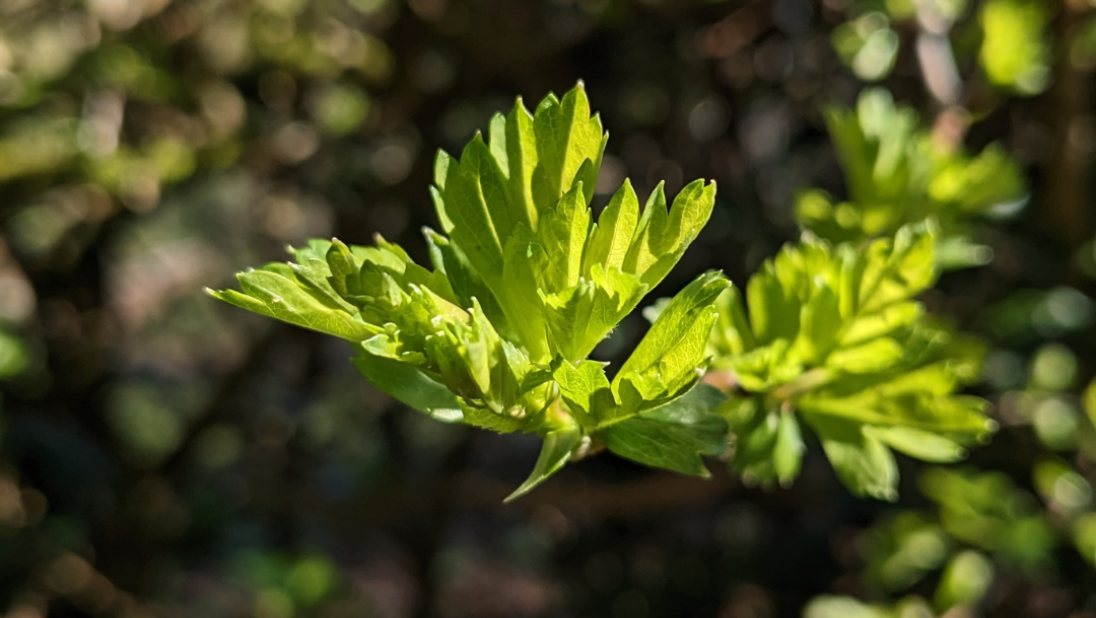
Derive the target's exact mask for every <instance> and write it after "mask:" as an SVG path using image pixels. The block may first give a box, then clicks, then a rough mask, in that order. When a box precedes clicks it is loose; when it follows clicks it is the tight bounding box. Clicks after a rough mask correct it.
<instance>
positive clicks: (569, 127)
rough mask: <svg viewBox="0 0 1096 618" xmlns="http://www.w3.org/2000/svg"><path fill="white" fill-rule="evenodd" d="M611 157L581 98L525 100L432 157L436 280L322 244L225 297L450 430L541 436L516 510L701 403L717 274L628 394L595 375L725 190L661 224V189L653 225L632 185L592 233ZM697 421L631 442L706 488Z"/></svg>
mask: <svg viewBox="0 0 1096 618" xmlns="http://www.w3.org/2000/svg"><path fill="white" fill-rule="evenodd" d="M605 144H606V135H605V133H604V131H603V130H602V126H601V121H600V120H599V119H598V117H597V116H591V113H590V107H589V103H588V101H587V100H586V95H585V92H584V90H583V88H582V86H581V84H580V85H579V86H578V87H576V88H575V89H573V90H571V91H570V92H568V93H567V94H565V95H564V96H563V98H562V100H560V99H557V98H556V97H554V96H552V95H549V96H548V97H546V98H545V99H544V100H543V101H542V102H541V103H540V105H538V106H537V108H536V111H535V113H534V114H532V115H530V114H529V112H528V111H527V110H526V109H525V107H524V105H523V104H522V103H521V101H520V100H518V101H517V103H516V104H515V105H514V107H513V109H512V110H511V112H510V113H509V114H508V115H507V116H503V115H502V114H496V115H495V116H494V117H493V118H492V119H491V123H490V131H489V139H488V141H487V142H484V140H483V138H482V136H480V135H476V136H475V137H474V138H473V139H472V140H471V141H470V142H469V143H468V145H467V146H466V147H465V148H464V149H463V151H462V152H461V154H460V157H459V158H454V157H451V156H449V155H448V154H446V153H444V152H440V153H438V157H437V159H436V161H435V165H434V186H433V187H432V188H431V198H432V199H433V201H434V205H435V207H436V209H437V214H438V219H439V221H440V224H441V230H442V232H444V234H442V233H437V232H434V231H432V230H429V229H424V234H425V235H426V238H427V243H428V246H429V250H430V260H431V262H432V265H433V268H434V270H432V271H431V270H428V269H427V268H424V267H422V266H419V265H417V264H415V263H414V262H413V261H412V260H411V258H410V257H409V256H408V254H407V253H406V252H405V251H404V250H403V249H402V248H400V247H399V246H397V245H395V244H392V243H388V242H386V241H385V240H384V239H383V238H380V237H378V238H377V240H376V243H375V245H376V246H373V247H353V246H347V245H345V244H343V243H341V242H339V241H338V240H332V241H330V242H327V241H311V242H310V243H309V244H308V245H307V246H305V247H302V248H299V249H294V250H291V252H292V253H293V255H294V257H295V259H296V263H295V264H290V265H271V266H268V267H267V268H264V269H263V270H261V271H252V272H248V273H243V274H241V275H240V285H241V288H242V291H239V292H238V291H224V292H213V294H214V295H215V296H217V297H218V298H222V299H224V300H226V301H228V302H231V303H233V304H236V305H239V306H242V307H244V308H247V309H250V310H252V311H255V312H258V313H263V314H266V315H269V316H271V317H275V318H278V319H281V320H283V321H287V322H290V323H293V324H298V325H300V326H304V327H307V328H312V329H314V330H319V331H321V332H326V333H330V334H334V335H336V336H339V337H343V338H345V339H348V340H350V341H352V342H354V343H355V345H356V346H357V348H358V352H359V355H358V358H357V359H356V360H355V364H356V365H357V367H358V368H359V370H360V371H361V373H362V374H363V375H364V376H365V377H366V378H367V379H369V380H370V381H371V382H373V383H374V384H375V385H376V386H377V387H378V388H380V389H381V390H383V391H385V392H387V393H389V394H390V395H392V396H393V397H395V398H396V399H398V400H400V401H402V402H404V403H406V404H407V405H409V406H412V407H414V408H416V409H418V410H421V411H423V412H425V413H427V414H430V415H431V416H434V417H436V418H438V419H440V420H445V421H450V422H453V421H460V422H463V423H466V424H469V425H474V426H477V427H481V428H484V429H489V430H492V431H498V432H502V433H507V432H514V431H523V432H527V433H536V434H538V435H540V436H541V437H542V438H544V440H545V444H544V450H543V452H542V455H541V458H540V460H539V461H538V463H537V467H536V469H535V470H534V471H533V474H532V475H531V476H530V477H529V479H528V480H527V481H526V483H525V484H523V485H522V486H521V487H520V488H519V489H518V491H517V492H515V494H514V495H513V496H512V498H513V497H517V496H519V495H521V494H523V493H524V492H526V491H528V490H529V489H531V488H532V487H534V486H535V485H536V484H538V483H540V482H541V481H543V480H544V479H545V478H547V477H548V476H550V475H551V474H553V473H554V472H555V471H556V470H558V469H559V468H560V467H561V466H563V465H564V463H565V462H566V461H567V459H568V458H569V457H570V456H571V453H572V452H573V451H575V450H576V449H578V448H579V447H580V446H582V445H589V444H591V442H592V437H593V436H594V435H596V434H598V432H601V431H607V430H609V429H610V428H612V427H614V426H617V425H623V424H624V423H627V422H629V421H630V420H632V419H633V418H634V417H636V415H638V414H641V413H643V412H646V411H649V410H652V409H654V408H658V407H659V406H662V405H663V404H665V403H667V402H669V401H672V400H674V399H675V398H677V397H680V396H681V395H683V394H684V393H686V392H687V391H689V389H690V388H691V387H692V386H693V385H694V384H695V383H696V382H697V380H698V379H699V376H700V372H701V370H702V369H703V367H704V366H705V364H706V359H705V345H706V341H707V338H708V334H709V331H710V329H711V325H712V323H713V321H714V320H715V310H714V308H713V307H712V306H711V305H712V304H713V302H714V300H715V297H716V296H718V294H719V293H720V292H721V291H722V289H723V288H724V287H725V286H726V283H725V281H724V280H723V279H722V278H721V277H719V276H718V275H714V274H712V275H707V276H705V277H702V278H701V279H700V280H698V282H697V283H696V284H694V285H693V286H690V287H689V288H686V291H685V292H683V294H682V295H680V296H679V298H678V299H677V300H675V301H674V302H671V303H670V306H669V307H668V310H667V315H666V317H665V318H663V319H661V320H659V321H658V323H656V324H655V326H654V327H653V328H652V329H651V332H650V333H649V334H648V336H647V338H646V339H645V340H644V342H643V343H642V344H641V345H640V348H639V349H638V350H637V354H635V355H633V357H632V359H631V360H629V362H628V363H626V366H625V368H624V371H622V374H623V377H621V375H618V376H617V377H618V380H617V381H614V382H612V383H611V382H609V380H608V378H607V377H606V375H605V373H604V367H603V366H602V365H601V364H600V363H595V362H593V361H589V360H587V359H586V356H587V355H588V354H590V352H591V351H592V350H593V349H594V348H595V347H596V346H597V345H598V343H599V342H600V341H602V340H603V339H604V338H605V337H606V336H607V335H608V334H609V333H610V332H611V331H612V329H613V328H614V327H616V325H617V324H618V323H619V322H620V321H621V320H622V319H623V318H624V317H625V316H627V314H628V313H629V312H631V311H632V310H633V309H635V307H636V306H637V305H638V304H639V302H640V300H641V299H642V297H643V295H644V294H645V293H646V292H647V290H649V289H650V288H651V287H652V286H654V285H656V284H657V283H658V282H659V281H661V280H662V278H663V277H664V276H665V275H666V274H667V272H669V270H670V268H671V267H672V266H673V265H674V264H675V263H676V262H677V261H678V260H679V259H680V258H681V255H682V254H683V253H684V251H685V250H686V248H687V247H688V246H689V244H690V243H691V242H692V241H693V239H695V238H696V236H697V234H698V233H699V231H700V228H701V227H702V226H703V225H704V224H705V222H706V221H707V220H708V217H709V216H710V214H711V210H712V206H713V204H714V199H715V186H714V184H707V185H705V184H704V183H703V182H701V181H697V182H694V183H692V184H690V185H688V186H686V188H685V189H684V190H683V191H682V192H681V193H680V194H679V195H678V196H677V197H676V198H675V200H674V204H673V207H672V208H671V209H667V208H666V200H665V196H664V195H663V193H662V191H661V188H660V189H659V191H657V192H656V194H655V195H654V196H653V197H652V199H651V200H648V205H647V208H646V210H645V211H644V212H643V214H642V215H641V214H640V209H639V202H638V199H637V198H636V195H635V193H634V191H633V190H632V187H631V184H630V183H629V182H628V181H625V182H624V184H623V186H622V187H621V189H620V191H618V192H617V194H616V196H615V197H614V198H613V200H612V202H611V203H610V205H609V207H608V208H606V209H605V211H604V212H603V213H602V214H601V217H600V218H599V220H598V222H597V223H596V224H594V223H593V222H592V214H591V211H590V206H589V204H590V200H591V199H592V197H593V190H594V186H595V184H596V182H597V175H598V168H599V167H600V165H601V160H602V155H603V153H604V149H605ZM705 402H706V405H707V404H710V403H711V401H708V400H705ZM660 414H662V415H665V414H669V412H667V411H664V412H662V413H660ZM698 414H699V412H698V413H697V414H694V415H693V416H694V417H695V418H693V417H689V418H688V419H686V418H685V417H682V418H681V419H676V420H675V418H676V417H675V418H670V417H666V418H662V416H660V415H659V414H655V415H654V416H651V417H649V418H647V417H644V418H643V419H641V420H642V422H637V423H636V424H633V425H629V427H631V428H633V430H634V431H635V432H638V433H637V435H639V434H643V435H647V436H649V437H650V438H651V439H655V440H662V439H665V440H668V442H667V444H669V445H670V446H668V447H665V448H670V449H671V450H672V449H673V448H682V449H685V450H684V451H683V453H679V454H677V455H674V454H673V453H662V454H661V455H659V456H658V458H656V459H658V460H665V461H668V462H671V463H668V464H666V465H669V466H670V467H674V466H677V467H683V468H688V469H689V470H690V471H692V472H695V469H694V466H693V465H692V464H693V460H694V459H696V453H698V452H707V450H706V449H708V448H709V446H707V444H708V443H707V442H704V441H703V440H702V439H701V438H704V437H705V436H709V435H710V434H711V433H712V431H713V428H714V427H715V426H716V425H718V424H719V423H722V422H723V421H722V420H721V419H719V418H716V417H713V418H708V419H706V420H705V419H702V418H701V417H700V416H698ZM636 418H637V419H638V417H636ZM619 431H620V432H626V431H628V430H627V429H621V430H619ZM697 440H700V442H697ZM709 442H710V440H709ZM674 445H676V446H674ZM675 457H676V459H675ZM675 461H676V462H677V463H673V462H675ZM683 462H684V463H683Z"/></svg>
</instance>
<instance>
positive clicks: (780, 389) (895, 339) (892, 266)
mask: <svg viewBox="0 0 1096 618" xmlns="http://www.w3.org/2000/svg"><path fill="white" fill-rule="evenodd" d="M934 247H935V242H934V229H933V228H932V226H929V225H914V226H907V227H904V228H902V229H901V230H900V231H899V232H898V234H896V236H895V238H894V239H893V240H890V239H881V240H876V241H873V242H871V243H869V244H868V245H867V246H863V247H854V246H852V245H839V246H837V247H832V246H830V245H829V244H827V243H824V242H821V241H818V240H814V239H809V238H808V239H804V240H803V241H802V242H801V243H799V244H798V245H789V246H788V247H785V249H784V250H783V251H781V253H780V254H779V255H778V256H777V257H776V258H775V259H774V260H772V261H771V262H769V263H767V264H765V265H764V266H763V267H762V269H761V270H760V272H759V273H758V274H756V275H754V277H753V278H752V279H751V280H750V282H749V283H748V284H747V302H748V307H747V308H746V310H744V309H743V307H742V305H741V300H740V298H739V296H738V295H737V293H735V292H729V293H726V294H724V296H722V297H721V298H720V300H719V303H718V306H719V308H720V309H721V310H722V311H723V312H724V317H723V318H722V319H721V321H720V322H719V328H718V329H716V331H715V332H713V335H712V337H711V339H710V340H709V344H708V349H709V353H710V354H713V355H714V356H715V360H714V363H713V364H714V366H715V367H716V368H718V369H720V370H723V371H729V372H731V376H732V377H733V381H734V383H735V384H736V385H737V386H738V387H739V388H740V389H741V391H742V392H741V393H740V394H738V395H737V396H735V397H733V398H732V400H731V402H729V403H728V404H726V405H724V406H723V407H722V410H723V413H724V415H725V416H726V417H727V419H728V421H729V422H730V423H731V426H732V428H733V429H734V431H735V435H736V438H737V439H736V444H735V457H734V461H733V465H734V466H735V467H737V468H739V469H740V470H742V471H743V473H744V474H746V475H747V476H748V477H749V478H752V479H756V480H758V481H760V482H762V483H765V484H769V483H771V482H773V481H775V480H779V481H781V483H784V484H786V483H788V482H790V481H791V480H792V478H794V476H795V475H796V473H797V472H798V461H799V456H798V453H799V451H801V449H802V441H801V439H800V438H799V436H798V431H797V430H798V428H799V424H798V423H793V422H792V421H790V420H788V419H789V418H794V416H798V417H799V418H801V419H802V420H803V421H805V422H806V423H807V424H808V425H809V426H811V427H812V428H813V429H814V430H815V432H816V433H818V435H819V437H820V439H821V440H822V443H823V446H824V448H825V451H826V454H827V455H828V456H829V457H830V461H831V463H832V464H833V465H834V467H835V469H837V471H838V474H839V476H840V477H841V479H842V480H843V481H845V482H846V484H848V485H849V487H850V489H852V490H853V491H854V492H857V493H860V494H864V495H872V496H876V497H882V498H887V499H889V498H890V497H891V496H892V495H893V492H894V485H895V483H896V482H897V472H896V470H897V469H896V467H895V466H894V463H893V456H892V455H890V451H889V449H894V450H898V451H901V452H903V453H906V454H907V455H910V456H913V457H918V458H922V459H926V460H929V461H951V460H955V459H957V458H959V457H961V456H962V455H963V453H964V451H963V450H962V448H961V447H962V446H964V445H967V444H971V443H974V442H977V441H978V440H981V439H982V438H983V437H984V436H985V435H986V434H987V433H988V432H990V431H992V429H993V424H992V423H991V422H990V421H988V420H987V418H986V410H985V408H986V404H985V402H984V401H982V400H981V399H978V398H976V397H964V396H959V395H956V394H955V391H956V389H957V388H959V387H960V386H961V385H962V384H963V383H965V382H967V381H969V380H971V379H972V378H974V377H976V376H977V366H978V364H979V362H980V352H979V351H978V349H977V347H976V346H975V347H972V346H971V345H970V344H968V343H965V342H964V341H963V340H962V339H961V338H959V337H957V336H955V335H954V334H953V333H951V332H950V331H949V330H947V329H946V328H943V327H940V326H937V325H935V324H933V323H931V322H930V321H929V320H928V319H927V318H926V317H925V315H924V311H923V309H922V307H921V305H920V304H919V303H917V302H916V301H915V300H913V298H914V296H915V295H916V294H918V293H919V292H921V291H922V290H924V289H926V288H927V287H929V286H930V285H931V284H932V283H933V281H935V277H936V269H935V261H934V256H933V249H934ZM747 310H748V311H747ZM747 312H748V315H749V319H748V320H747V319H746V314H747Z"/></svg>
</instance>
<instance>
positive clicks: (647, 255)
mask: <svg viewBox="0 0 1096 618" xmlns="http://www.w3.org/2000/svg"><path fill="white" fill-rule="evenodd" d="M715 191H716V186H715V183H714V182H710V183H708V184H705V183H704V181H703V180H694V181H693V182H691V183H689V184H688V185H686V186H685V188H684V189H682V190H681V192H680V193H678V194H677V197H675V198H674V203H673V207H672V208H670V210H669V212H667V210H666V195H665V193H664V192H663V184H662V183H659V185H658V186H657V187H655V190H654V192H653V193H651V196H650V198H648V200H647V205H646V206H644V209H643V215H642V217H641V218H640V220H639V223H638V224H637V226H636V231H635V238H634V239H633V241H632V245H631V247H629V249H628V253H627V255H626V256H625V258H624V270H625V271H626V272H631V273H635V274H636V275H638V276H639V278H640V281H642V282H643V283H644V284H645V285H647V286H649V287H654V286H656V285H658V283H659V282H660V281H662V279H663V278H665V276H666V274H667V273H669V272H670V269H671V268H673V267H674V265H675V264H677V262H678V260H680V259H681V256H682V255H684V253H685V250H686V249H688V248H689V245H690V244H692V242H693V241H694V240H696V237H697V235H699V234H700V230H701V229H702V228H703V227H704V225H705V224H706V223H707V222H708V219H709V218H710V217H711V214H712V209H713V208H714V207H715Z"/></svg>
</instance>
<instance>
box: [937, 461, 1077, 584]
mask: <svg viewBox="0 0 1096 618" xmlns="http://www.w3.org/2000/svg"><path fill="white" fill-rule="evenodd" d="M921 492H922V493H923V494H924V495H925V496H926V497H928V498H929V499H930V500H932V501H933V502H935V503H936V504H937V505H939V508H940V522H941V523H942V524H943V526H944V529H945V530H946V531H947V532H948V534H950V535H951V536H953V537H954V538H956V539H959V540H961V541H963V542H965V543H969V544H970V545H973V546H975V547H978V548H980V549H983V550H986V551H989V552H993V553H995V554H998V555H999V556H1000V557H1001V558H1002V559H1004V560H1006V561H1007V562H1010V563H1012V564H1015V565H1017V566H1021V567H1024V568H1027V569H1031V570H1034V569H1037V568H1040V567H1042V566H1045V565H1046V564H1048V563H1049V562H1050V560H1051V555H1050V552H1051V551H1052V550H1053V548H1054V546H1055V544H1056V539H1055V537H1054V532H1053V530H1052V529H1051V527H1050V525H1049V524H1048V523H1047V521H1046V519H1045V518H1044V517H1043V515H1042V513H1041V512H1040V511H1039V508H1038V503H1037V502H1036V501H1035V498H1034V496H1032V495H1030V494H1028V493H1027V492H1025V491H1023V490H1021V489H1019V488H1018V487H1016V485H1015V484H1013V482H1012V481H1011V480H1010V479H1009V478H1008V477H1007V476H1005V475H1004V474H1002V473H1000V472H978V471H975V470H945V469H943V468H934V469H931V470H928V471H926V472H925V473H924V474H923V475H922V477H921Z"/></svg>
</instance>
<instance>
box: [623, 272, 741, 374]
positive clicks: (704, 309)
mask: <svg viewBox="0 0 1096 618" xmlns="http://www.w3.org/2000/svg"><path fill="white" fill-rule="evenodd" d="M728 285H729V283H728V282H727V280H726V279H725V278H723V275H721V274H720V273H717V272H708V273H705V274H703V275H701V276H699V277H697V278H696V279H694V280H693V282H692V283H690V284H689V285H687V286H685V289H683V290H681V292H679V293H678V294H677V296H675V297H674V298H673V300H671V301H670V303H669V304H668V305H667V306H666V308H665V309H664V310H663V311H662V313H661V315H659V316H658V320H656V321H655V323H654V324H653V325H652V326H651V329H650V330H649V331H647V334H646V335H645V336H644V337H643V340H642V341H640V342H639V345H638V346H636V349H635V351H633V352H632V355H631V356H630V357H628V360H627V361H625V363H624V365H623V366H622V367H621V368H620V372H619V373H618V374H617V379H618V380H619V379H620V378H621V376H625V375H627V374H629V373H642V372H644V371H646V370H648V369H650V368H651V367H654V366H656V365H658V364H660V363H662V362H663V361H664V360H665V359H667V357H669V356H671V352H673V351H675V350H681V351H683V352H686V353H688V352H693V351H694V349H695V341H693V337H695V336H697V335H699V334H701V332H700V331H704V327H703V326H701V327H699V328H697V327H696V325H697V324H702V325H703V323H704V322H707V328H708V329H709V330H710V329H711V322H712V321H714V318H715V310H714V308H713V305H714V304H715V300H716V298H718V297H719V294H720V293H722V292H723V290H725V289H727V287H728ZM702 334H703V337H704V340H705V341H706V340H707V338H708V334H709V333H708V332H707V331H704V332H703V333H702ZM703 348H704V346H703V345H701V346H700V349H701V350H703ZM695 368H696V365H693V366H692V367H685V366H683V365H677V366H674V367H668V368H667V369H670V372H669V373H673V374H679V373H680V372H681V371H682V370H688V371H692V370H695ZM663 375H666V372H663Z"/></svg>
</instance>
